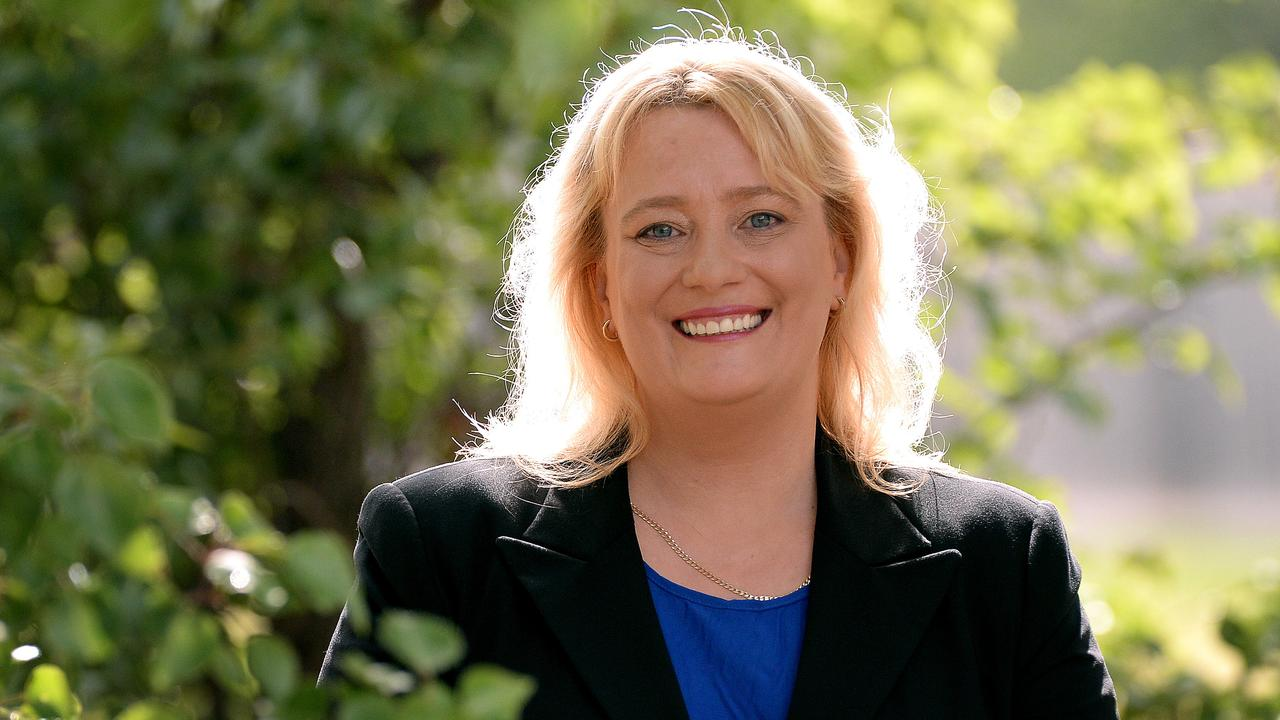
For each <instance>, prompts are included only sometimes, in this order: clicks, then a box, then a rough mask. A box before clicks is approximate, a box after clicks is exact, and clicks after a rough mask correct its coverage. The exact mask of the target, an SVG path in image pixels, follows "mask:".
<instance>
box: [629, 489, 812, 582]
mask: <svg viewBox="0 0 1280 720" xmlns="http://www.w3.org/2000/svg"><path fill="white" fill-rule="evenodd" d="M631 511H632V512H634V513H635V514H636V516H637V517H639V518H640V519H641V520H643V521H644V522H645V524H646V525H648V526H649V527H651V528H653V531H654V532H656V533H658V535H659V536H660V537H661V538H662V539H663V540H666V541H667V545H668V546H670V547H671V550H672V551H673V552H675V554H676V555H677V556H679V557H680V559H681V560H683V561H685V563H686V564H687V565H688V566H689V567H691V568H693V569H694V570H697V571H698V572H699V573H700V574H701V575H702V576H703V577H705V578H706V579H708V580H710V581H711V582H713V583H715V584H716V585H719V586H720V587H722V588H724V589H725V590H728V591H729V592H731V593H733V594H734V595H738V596H740V597H744V598H746V599H748V600H777V599H778V598H780V597H785V595H752V594H751V593H749V592H747V591H745V590H740V589H738V588H736V587H734V586H733V585H730V584H729V583H727V582H725V581H724V580H721V579H720V578H718V577H716V576H715V575H712V574H711V572H710V571H709V570H707V569H706V568H704V567H702V566H701V565H699V564H698V562H697V561H696V560H694V559H693V558H691V557H689V554H688V553H686V552H685V551H684V550H682V549H681V548H680V544H679V543H677V542H676V539H675V538H673V537H671V533H669V532H667V529H666V528H664V527H662V526H661V525H659V524H658V523H656V522H654V520H653V518H651V517H649V516H648V515H645V514H644V513H642V512H640V508H638V507H636V504H635V503H631ZM812 579H813V575H810V576H809V577H807V578H805V579H804V582H802V583H800V587H798V588H796V589H795V590H792V591H791V592H796V591H797V590H801V589H804V588H806V587H808V586H809V581H810V580H812ZM790 594H791V593H787V595H790Z"/></svg>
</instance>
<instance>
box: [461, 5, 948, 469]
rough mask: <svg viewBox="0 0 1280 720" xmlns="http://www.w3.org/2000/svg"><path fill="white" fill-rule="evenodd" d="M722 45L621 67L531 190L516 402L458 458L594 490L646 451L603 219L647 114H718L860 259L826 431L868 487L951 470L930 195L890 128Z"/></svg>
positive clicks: (758, 56)
mask: <svg viewBox="0 0 1280 720" xmlns="http://www.w3.org/2000/svg"><path fill="white" fill-rule="evenodd" d="M717 35H718V36H714V37H708V36H707V35H706V34H702V35H700V36H698V37H691V36H688V35H686V36H683V37H675V38H666V39H663V40H661V41H658V42H657V43H654V44H652V45H650V46H649V47H647V48H644V49H643V50H641V51H640V52H638V53H637V54H635V55H632V56H629V57H623V58H619V60H621V61H622V62H620V64H619V65H618V66H617V67H616V68H615V69H613V70H612V71H607V68H606V71H607V72H606V74H605V75H604V76H603V77H601V78H600V79H599V80H597V81H595V82H594V83H593V84H591V85H590V86H589V89H588V90H587V93H586V95H585V96H584V98H583V102H582V104H581V106H579V109H578V111H577V113H576V114H575V115H574V116H573V119H572V120H571V121H570V122H569V124H568V126H567V127H566V128H565V130H566V131H567V134H566V137H565V139H564V142H563V143H562V144H561V145H560V147H559V148H558V150H556V151H555V152H553V153H552V155H551V157H550V158H548V160H547V163H546V164H544V165H543V166H542V168H541V173H540V175H539V176H538V177H537V179H536V181H535V182H533V183H532V184H531V186H530V187H528V188H526V199H525V202H524V205H523V206H522V208H521V210H520V213H519V215H518V216H517V219H516V222H515V224H514V227H513V230H512V242H511V251H510V257H509V264H508V268H507V273H506V276H505V278H504V282H503V293H504V294H505V296H506V297H507V299H508V304H507V307H506V308H505V311H501V310H500V311H499V313H498V316H499V318H500V319H502V320H508V321H511V323H512V326H511V327H510V328H509V329H510V330H511V331H512V333H513V343H514V344H513V346H512V347H511V348H509V351H510V355H511V377H512V387H511V391H510V394H509V396H508V398H507V401H506V403H505V405H503V407H502V408H500V409H499V410H498V411H497V412H496V413H495V414H493V415H491V416H489V418H488V420H487V423H485V424H481V423H478V422H476V421H475V420H474V419H473V420H472V422H473V423H474V424H475V425H476V428H477V431H478V433H479V434H480V436H481V439H482V441H481V443H480V444H478V445H475V446H471V447H466V448H463V449H462V450H460V451H459V454H460V455H461V456H463V457H495V456H507V457H511V458H512V459H514V460H515V461H516V463H517V464H519V466H520V467H521V468H522V469H524V470H525V471H527V472H528V473H529V474H530V475H532V476H534V477H535V478H537V479H539V480H540V481H541V482H544V483H546V484H552V485H559V486H564V487H579V486H584V485H588V484H590V483H593V482H595V481H596V480H598V479H600V478H602V477H604V476H606V475H608V474H609V473H611V472H612V471H613V470H614V469H615V468H617V467H618V466H619V465H621V464H622V463H625V462H627V461H628V460H630V459H631V458H633V457H635V456H636V455H637V454H638V453H639V452H640V451H641V450H642V449H643V448H644V447H645V444H646V442H647V438H648V435H649V428H648V424H647V422H646V419H645V417H644V414H643V413H642V412H641V409H640V405H639V399H638V396H637V394H636V392H635V377H634V375H633V373H632V370H631V368H630V365H629V364H628V363H627V360H626V357H625V355H624V354H623V351H622V348H621V344H620V343H611V342H608V341H606V340H605V338H604V337H603V336H602V334H601V330H600V325H601V322H602V321H603V318H602V316H601V313H600V309H599V307H598V305H597V304H596V302H595V295H594V288H593V284H592V267H593V265H594V264H595V263H597V262H599V261H600V260H601V258H602V257H603V254H604V249H605V232H604V228H603V224H602V216H603V207H604V204H605V203H606V201H607V199H608V198H609V197H610V196H611V193H612V192H613V189H614V184H615V183H616V181H617V177H618V172H619V166H620V162H621V156H622V146H623V142H624V141H625V139H626V138H627V136H628V134H629V133H630V132H631V131H632V130H633V129H634V128H635V127H636V125H637V123H638V122H640V120H641V119H642V118H643V117H644V116H645V114H646V113H647V112H649V111H651V110H653V109H655V108H660V107H666V106H673V105H698V106H711V107H714V108H716V109H718V110H720V111H721V112H723V113H724V114H725V115H726V116H728V117H729V118H730V119H732V121H733V122H734V124H735V125H736V126H737V128H738V130H739V131H740V132H741V133H742V136H743V138H744V139H745V140H746V142H747V144H748V145H749V146H750V147H751V148H752V150H753V151H754V152H755V154H756V157H757V158H758V159H759V161H760V164H761V168H762V171H763V173H764V175H765V177H766V178H768V179H769V181H770V182H771V183H775V184H776V186H778V187H780V188H781V189H783V190H784V191H788V192H792V191H793V190H794V189H795V188H801V187H804V188H809V189H811V190H813V191H814V192H816V193H817V194H818V196H819V197H821V198H822V199H823V203H824V210H825V214H826V220H827V223H828V224H829V226H830V228H831V230H832V231H833V235H834V236H835V237H836V238H838V240H839V241H840V242H843V243H845V245H846V246H847V247H848V250H849V256H850V261H851V265H850V267H851V273H850V278H849V281H848V284H849V287H848V292H847V293H846V297H847V304H846V306H845V307H844V308H843V309H842V310H841V311H840V312H838V313H836V314H835V315H834V316H833V317H831V319H830V320H829V321H828V323H827V330H826V335H825V337H824V338H823V341H822V345H821V350H820V386H819V396H818V421H819V422H820V423H821V426H822V428H823V430H825V431H826V433H827V434H828V435H829V436H830V437H831V438H832V439H834V440H835V442H836V443H837V444H838V445H839V446H840V447H841V448H842V449H843V451H844V454H845V455H846V456H847V458H848V459H849V460H850V461H851V462H852V463H853V465H854V467H855V469H856V471H857V473H858V475H859V476H860V477H861V478H862V480H863V481H864V482H865V483H867V485H868V486H870V487H872V488H874V489H877V490H880V491H882V492H886V493H891V494H900V493H904V492H909V491H910V490H911V489H912V488H911V487H908V486H903V485H900V484H895V482H894V481H892V480H890V479H887V478H885V477H884V476H883V475H882V473H881V470H883V469H884V468H885V467H887V466H891V465H893V466H901V465H914V466H930V465H936V464H940V463H939V461H938V460H937V458H936V457H935V456H933V455H930V454H927V453H925V452H923V451H921V450H920V447H921V445H920V443H921V440H922V437H923V435H924V433H925V430H926V428H927V426H928V422H929V417H930V413H931V410H932V406H933V395H934V393H935V391H936V387H937V381H938V376H939V374H940V371H941V364H940V357H939V353H938V349H937V347H936V346H935V345H934V343H933V341H932V338H931V337H930V335H929V331H928V329H927V328H926V327H924V326H923V325H922V323H921V321H920V308H921V301H922V299H923V295H924V292H925V290H926V289H927V288H928V287H929V286H930V285H931V281H932V277H933V275H932V271H931V269H930V267H929V266H928V265H927V262H926V251H927V248H923V247H922V246H921V244H920V242H919V240H918V237H917V236H918V234H919V233H920V231H921V229H922V228H924V227H926V226H931V221H932V219H933V218H932V215H931V211H930V205H929V202H928V194H927V192H926V189H925V187H924V183H923V181H922V179H921V177H920V174H919V173H918V172H916V171H915V170H914V169H913V168H912V167H911V166H910V165H908V164H907V163H906V162H905V161H904V160H903V159H902V157H901V155H900V154H899V153H898V152H897V149H896V148H895V146H894V139H893V133H892V130H891V128H890V126H889V123H888V121H887V119H884V120H882V121H881V122H866V123H860V122H859V121H858V120H857V119H855V118H854V116H853V114H852V112H851V110H850V108H849V106H848V104H847V103H846V101H845V100H844V98H843V97H842V96H841V95H837V94H836V93H835V92H833V91H832V90H831V89H830V88H829V87H828V86H827V85H826V84H825V83H822V82H821V81H818V80H815V79H812V78H811V77H810V76H809V75H806V74H805V73H804V72H803V71H802V70H801V65H800V62H799V61H798V60H796V59H793V58H791V57H790V56H789V55H788V54H787V53H786V51H785V50H783V49H782V48H781V47H779V46H776V44H775V45H771V44H769V43H767V42H765V41H764V40H763V38H762V37H761V36H760V35H757V36H756V39H755V40H754V41H748V40H746V39H744V38H743V37H742V33H741V31H740V30H735V29H732V28H725V27H720V32H719V33H718V34H717ZM637 49H639V48H637Z"/></svg>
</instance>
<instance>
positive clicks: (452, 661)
mask: <svg viewBox="0 0 1280 720" xmlns="http://www.w3.org/2000/svg"><path fill="white" fill-rule="evenodd" d="M378 642H379V643H380V644H381V645H382V646H383V647H384V648H386V649H387V650H388V651H389V652H390V653H391V654H392V655H394V656H395V657H396V659H397V660H399V661H400V662H402V663H404V664H405V665H407V666H408V667H410V668H412V669H413V670H415V671H417V672H418V674H419V675H423V676H433V675H438V674H440V673H441V672H443V671H445V670H448V669H449V668H451V667H453V666H455V665H457V664H458V663H459V662H461V661H462V657H463V655H465V654H466V651H467V645H466V641H465V640H464V639H463V637H462V633H461V632H460V631H459V630H458V628H457V627H456V626H454V624H453V623H451V622H449V621H448V620H445V619H444V618H439V617H435V616H432V615H424V614H422V613H414V612H408V611H405V610H389V611H387V612H385V613H383V615H382V617H381V619H380V620H379V622H378Z"/></svg>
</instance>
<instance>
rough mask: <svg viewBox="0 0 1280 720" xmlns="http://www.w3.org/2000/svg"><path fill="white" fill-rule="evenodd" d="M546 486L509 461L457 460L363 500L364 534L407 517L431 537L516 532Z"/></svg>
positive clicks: (385, 485)
mask: <svg viewBox="0 0 1280 720" xmlns="http://www.w3.org/2000/svg"><path fill="white" fill-rule="evenodd" d="M546 492H547V488H545V487H543V486H540V485H539V484H538V483H537V482H536V481H535V480H534V479H533V478H532V477H530V476H529V475H528V474H527V473H525V472H524V471H523V470H521V469H520V467H519V466H518V465H517V464H516V463H515V461H513V460H511V459H510V458H481V459H469V460H460V461H457V462H450V463H445V464H442V465H436V466H434V467H430V468H426V469H424V470H419V471H417V472H415V473H411V474H409V475H406V476H404V477H402V478H399V479H398V480H395V481H394V482H389V483H383V484H381V485H379V486H377V487H375V488H373V489H372V490H370V491H369V494H368V495H367V496H366V497H365V500H364V504H363V506H362V507H361V509H360V519H359V523H358V524H359V527H360V530H361V531H362V532H366V533H367V532H368V531H369V530H373V529H374V526H376V525H383V524H386V523H388V522H390V523H397V522H400V523H403V522H404V521H407V520H409V519H412V520H413V521H415V524H417V525H418V526H419V527H420V528H422V529H427V528H430V529H431V530H432V531H433V533H432V534H436V533H439V532H445V533H447V532H450V531H459V530H464V529H465V530H467V531H468V532H467V534H468V535H471V534H472V533H474V532H476V531H477V530H482V529H487V530H488V531H490V532H492V533H494V534H495V535H501V534H508V533H512V532H516V533H518V532H519V531H520V530H521V529H523V528H524V527H527V526H528V524H529V523H530V522H532V521H533V517H534V516H535V515H536V514H537V511H538V509H539V508H540V507H541V506H542V501H543V499H544V498H545V496H546Z"/></svg>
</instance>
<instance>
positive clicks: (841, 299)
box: [831, 295, 844, 317]
mask: <svg viewBox="0 0 1280 720" xmlns="http://www.w3.org/2000/svg"><path fill="white" fill-rule="evenodd" d="M836 302H838V303H840V307H838V308H836V309H835V310H832V311H831V316H832V317H835V316H836V315H839V314H840V311H841V310H844V298H842V297H840V296H839V295H837V296H836Z"/></svg>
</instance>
